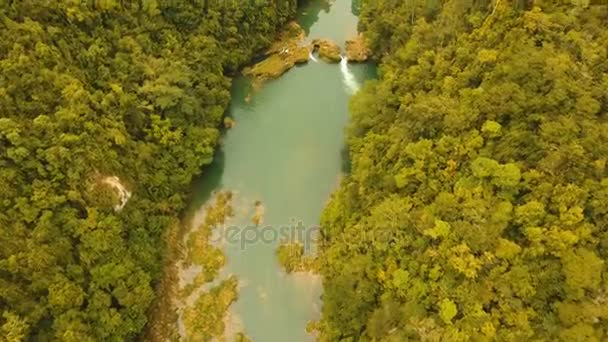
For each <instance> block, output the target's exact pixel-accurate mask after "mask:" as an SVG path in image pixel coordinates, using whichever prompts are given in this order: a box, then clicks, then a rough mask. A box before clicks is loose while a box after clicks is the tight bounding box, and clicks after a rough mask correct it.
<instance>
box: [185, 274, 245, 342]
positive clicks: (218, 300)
mask: <svg viewBox="0 0 608 342" xmlns="http://www.w3.org/2000/svg"><path fill="white" fill-rule="evenodd" d="M237 285H238V281H237V279H236V277H231V278H229V279H227V280H224V281H222V282H221V283H220V284H219V285H218V286H216V287H213V288H212V289H211V290H210V291H209V292H205V293H203V294H202V295H201V296H200V297H199V298H198V299H197V300H196V301H195V302H194V304H193V305H191V306H188V307H186V309H185V310H184V314H183V320H184V326H185V327H186V334H187V336H188V340H189V341H209V340H211V339H212V338H217V339H221V338H222V337H223V335H224V328H225V326H224V325H225V324H224V317H225V316H226V313H227V311H228V308H229V307H230V305H231V304H232V303H233V302H234V301H235V300H236V298H237Z"/></svg>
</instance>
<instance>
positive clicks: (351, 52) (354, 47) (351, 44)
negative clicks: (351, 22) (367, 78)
mask: <svg viewBox="0 0 608 342" xmlns="http://www.w3.org/2000/svg"><path fill="white" fill-rule="evenodd" d="M345 47H346V58H348V61H349V62H354V63H362V62H365V61H367V59H368V58H369V55H370V50H369V48H368V47H367V44H366V42H365V38H363V36H362V35H359V36H358V37H357V38H354V39H349V40H347V41H346V44H345Z"/></svg>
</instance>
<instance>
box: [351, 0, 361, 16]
mask: <svg viewBox="0 0 608 342" xmlns="http://www.w3.org/2000/svg"><path fill="white" fill-rule="evenodd" d="M350 11H351V12H352V14H353V15H356V16H357V17H358V16H359V14H360V13H361V0H352V2H351V4H350Z"/></svg>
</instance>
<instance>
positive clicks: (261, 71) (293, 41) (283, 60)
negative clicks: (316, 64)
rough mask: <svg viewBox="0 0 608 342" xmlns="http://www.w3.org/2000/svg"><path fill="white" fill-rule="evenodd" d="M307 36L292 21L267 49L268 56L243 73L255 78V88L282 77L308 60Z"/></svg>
mask: <svg viewBox="0 0 608 342" xmlns="http://www.w3.org/2000/svg"><path fill="white" fill-rule="evenodd" d="M305 36H306V34H305V33H304V30H303V29H302V28H301V27H300V25H298V24H297V23H296V22H290V23H289V24H287V26H286V27H285V29H284V30H283V32H281V34H280V35H279V39H278V40H277V41H276V42H274V43H273V44H272V46H271V47H270V48H269V49H268V50H267V51H266V53H265V55H266V56H267V58H266V59H264V60H263V61H261V62H259V63H257V64H255V65H253V66H251V67H248V68H245V69H243V75H245V76H250V77H252V78H253V85H254V89H253V90H256V89H258V88H259V87H261V85H262V84H263V83H264V82H265V81H268V80H272V79H275V78H278V77H280V76H281V75H283V74H284V73H286V72H287V71H288V70H289V69H291V68H293V67H294V66H295V65H297V64H302V63H307V62H308V58H309V55H310V46H308V45H306V44H305V43H304V38H305ZM247 98H248V99H249V98H250V96H248V97H247Z"/></svg>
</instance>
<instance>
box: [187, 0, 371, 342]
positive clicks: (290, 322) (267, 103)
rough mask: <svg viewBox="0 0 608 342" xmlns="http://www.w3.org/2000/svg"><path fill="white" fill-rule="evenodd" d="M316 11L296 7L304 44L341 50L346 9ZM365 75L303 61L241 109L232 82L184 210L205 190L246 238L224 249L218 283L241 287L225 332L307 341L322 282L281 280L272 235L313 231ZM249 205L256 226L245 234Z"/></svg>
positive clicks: (299, 277)
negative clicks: (216, 142)
mask: <svg viewBox="0 0 608 342" xmlns="http://www.w3.org/2000/svg"><path fill="white" fill-rule="evenodd" d="M321 2H323V1H311V3H312V4H310V5H309V6H307V7H305V8H302V9H301V10H300V14H299V16H298V22H299V23H300V25H301V26H302V27H303V28H304V29H305V31H306V32H307V34H308V39H313V38H328V39H331V40H333V41H335V42H336V43H338V44H339V45H341V46H342V47H344V42H345V40H346V39H348V38H353V37H354V36H355V35H356V26H357V17H356V15H355V13H353V12H355V11H354V10H353V6H352V4H351V1H349V0H336V1H333V2H329V3H327V2H325V4H324V5H322V4H320V3H321ZM313 57H314V56H313ZM374 74H375V68H374V66H372V65H369V64H359V65H353V64H351V65H346V64H345V63H342V64H327V63H325V62H323V61H321V60H318V61H316V60H315V58H311V60H310V61H309V63H308V64H306V65H304V66H301V67H296V68H294V69H292V70H290V71H289V72H287V73H286V74H285V75H283V76H282V77H281V78H279V79H277V80H274V81H271V82H268V83H266V84H264V86H263V87H262V88H261V90H260V91H259V92H256V93H255V95H254V96H253V97H252V99H251V101H250V102H249V103H247V102H246V101H245V98H246V95H247V92H248V88H249V86H250V84H249V82H250V80H248V79H245V78H237V79H235V81H234V85H233V90H232V99H233V100H232V103H231V108H230V112H229V116H231V117H232V118H234V120H235V122H236V126H235V127H234V128H232V129H231V130H229V131H228V132H227V133H226V134H225V136H224V137H223V139H222V147H221V148H220V150H219V151H218V155H217V158H216V160H215V162H214V164H212V165H211V167H209V168H207V169H206V170H205V171H204V172H203V175H202V177H201V180H200V181H199V182H198V183H196V185H195V190H194V192H195V195H194V199H193V202H192V203H191V209H190V211H191V215H192V216H193V217H194V218H195V219H194V221H196V217H197V215H198V214H197V212H198V211H202V210H203V205H204V203H205V201H207V199H209V198H210V194H211V193H212V192H213V191H217V190H230V191H232V192H233V194H234V203H233V206H234V209H235V217H233V218H232V219H231V220H230V221H229V222H228V225H233V226H235V227H239V229H240V231H241V232H243V233H245V232H247V235H246V236H242V235H241V236H232V237H231V238H230V239H228V241H227V242H226V243H225V244H224V252H225V254H226V257H227V264H226V266H225V267H224V269H223V271H222V274H223V276H226V275H229V274H234V275H236V276H237V277H238V279H239V284H240V286H239V294H238V300H237V301H236V302H235V303H234V304H233V305H232V307H231V309H230V312H231V317H232V318H231V323H230V324H229V325H231V326H229V327H227V329H232V330H235V331H244V332H245V333H246V334H247V335H248V336H250V337H251V338H252V339H253V340H254V341H263V342H274V341H277V342H285V341H307V340H310V339H312V338H313V337H312V336H310V335H308V334H307V333H306V331H305V326H306V324H307V322H308V321H310V320H314V319H316V318H317V317H318V316H319V314H320V309H321V305H322V303H321V293H322V286H321V282H320V279H319V278H318V277H317V276H313V275H310V274H298V273H295V274H289V275H287V274H285V272H284V271H283V270H282V268H281V267H280V266H279V265H278V262H277V258H276V254H275V253H276V247H277V244H278V242H279V241H278V240H279V238H280V229H281V227H294V225H298V223H299V222H301V225H302V226H303V227H306V228H307V229H310V227H314V226H316V225H318V222H319V216H320V214H321V211H322V209H323V206H324V205H325V203H326V201H327V199H328V197H329V195H330V194H331V192H332V191H333V190H334V189H335V188H336V186H337V184H338V182H339V179H340V176H341V174H342V172H343V166H344V153H343V149H344V128H345V125H346V123H347V120H348V101H349V98H350V96H351V95H352V94H353V93H354V92H355V91H356V89H357V87H358V86H359V85H360V84H362V83H363V81H364V80H366V79H369V78H371V77H373V76H374ZM257 201H259V203H261V207H263V208H264V215H263V216H264V218H263V222H262V223H261V224H260V226H259V227H257V229H253V225H252V216H253V215H254V214H255V211H256V208H255V203H256V202H257ZM199 216H200V215H199ZM248 227H250V228H248ZM262 230H263V232H264V236H262V234H261V233H260V232H261V231H262ZM306 247H311V246H306ZM313 248H314V247H313Z"/></svg>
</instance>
